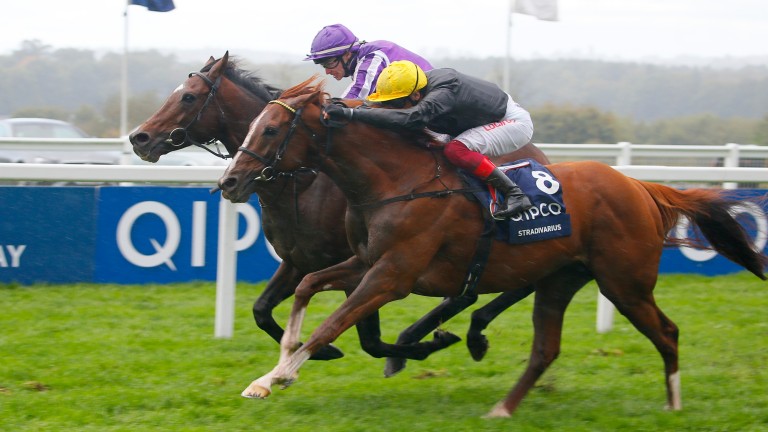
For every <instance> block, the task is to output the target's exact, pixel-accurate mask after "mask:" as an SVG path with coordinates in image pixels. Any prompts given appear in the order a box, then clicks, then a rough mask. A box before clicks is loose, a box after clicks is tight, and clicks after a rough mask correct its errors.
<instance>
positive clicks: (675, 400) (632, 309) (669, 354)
mask: <svg viewBox="0 0 768 432" xmlns="http://www.w3.org/2000/svg"><path fill="white" fill-rule="evenodd" d="M649 274H650V273H649ZM647 279H648V280H647V281H642V280H639V281H637V282H636V283H634V284H632V283H627V282H626V281H621V282H616V283H621V284H623V287H625V288H624V289H622V290H621V291H617V290H614V289H612V287H613V286H614V285H611V284H612V283H613V282H610V283H609V282H608V281H605V280H602V281H598V285H599V286H600V291H601V292H602V293H603V295H605V296H606V297H607V298H608V299H609V300H611V301H612V302H613V304H614V305H615V306H616V309H618V311H619V312H621V314H622V315H624V316H625V317H627V319H628V320H629V321H630V322H631V323H632V325H634V326H635V328H636V329H637V330H638V331H640V333H642V334H643V335H645V337H647V338H648V339H649V340H650V341H651V342H652V343H653V345H654V346H655V347H656V349H657V350H658V351H659V354H661V358H662V359H663V360H664V374H665V378H666V382H665V383H666V388H667V405H666V408H667V409H670V410H680V409H682V407H683V405H682V399H681V396H680V371H679V369H678V344H677V340H678V334H679V332H678V328H677V326H676V325H675V323H673V322H672V321H671V320H670V319H669V318H667V316H666V315H664V313H663V312H662V311H661V309H659V307H658V306H657V305H656V301H655V300H654V298H653V287H654V285H655V284H656V273H655V272H654V273H653V274H652V276H648V277H647ZM626 287H630V288H629V289H627V288H626Z"/></svg>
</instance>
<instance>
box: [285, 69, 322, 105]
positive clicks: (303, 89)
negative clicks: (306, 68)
mask: <svg viewBox="0 0 768 432" xmlns="http://www.w3.org/2000/svg"><path fill="white" fill-rule="evenodd" d="M319 79H320V75H319V74H314V75H312V76H311V77H309V78H308V79H306V80H304V82H301V83H298V84H296V85H295V86H293V87H291V88H289V89H286V90H285V91H283V94H282V95H280V98H281V99H287V98H292V97H296V96H304V95H306V94H310V93H316V92H325V81H318V80H319Z"/></svg>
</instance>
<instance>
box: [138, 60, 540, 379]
mask: <svg viewBox="0 0 768 432" xmlns="http://www.w3.org/2000/svg"><path fill="white" fill-rule="evenodd" d="M280 92H281V90H280V89H277V88H275V87H272V86H269V85H266V84H264V83H263V82H262V80H261V79H260V78H258V77H257V76H255V75H254V74H253V73H251V72H248V71H245V70H243V69H241V68H239V67H238V65H237V62H236V61H235V60H234V59H230V57H229V53H228V52H227V53H225V54H224V56H223V57H222V58H221V59H218V60H217V59H214V58H213V57H211V58H210V59H209V60H208V62H207V63H206V64H205V65H204V66H203V68H202V69H201V70H200V71H199V72H192V73H190V74H189V77H188V79H187V80H186V81H184V82H183V83H182V84H181V85H180V86H179V87H178V88H177V89H176V90H175V91H174V92H173V93H172V94H171V95H170V96H169V97H168V98H167V100H166V101H165V103H164V104H163V105H162V106H161V107H160V109H159V110H158V111H157V112H156V113H155V114H154V115H153V116H152V117H150V118H149V119H147V120H146V121H145V122H144V123H143V124H141V125H140V126H139V127H138V128H136V130H134V131H133V133H131V134H130V140H131V143H132V144H133V150H134V152H135V153H136V155H138V156H139V157H140V158H141V159H143V160H145V161H149V162H157V161H158V160H159V158H160V157H162V155H164V154H167V153H169V152H172V151H176V150H179V149H182V148H185V147H188V146H190V145H195V146H199V147H202V148H204V149H206V150H208V151H209V152H211V153H213V154H214V155H217V156H219V157H222V158H227V157H231V156H232V155H234V154H235V153H236V151H237V148H238V147H239V146H240V145H241V144H242V142H243V140H244V139H245V136H246V134H247V132H248V126H249V124H250V123H251V121H252V120H253V118H255V117H256V115H258V114H259V113H260V112H261V111H262V110H263V109H264V107H265V106H266V105H267V103H268V102H269V101H270V100H272V99H275V98H276V97H277V96H278V95H279V94H280ZM217 140H218V141H220V142H221V143H223V145H224V147H225V148H226V151H227V154H223V153H222V152H220V151H219V150H218V149H217V148H214V149H212V148H210V147H211V146H212V145H213V144H214V143H215V142H216V141H217ZM519 158H534V159H536V160H538V161H540V162H542V163H546V162H547V158H546V156H544V154H543V153H542V152H541V150H540V149H538V148H537V147H536V146H535V145H533V144H529V145H527V146H525V147H523V148H522V149H520V150H519V151H518V152H515V153H512V154H509V155H505V156H504V157H502V158H500V159H501V160H500V161H501V162H504V161H510V160H515V159H519ZM253 192H255V193H257V194H258V196H259V202H260V204H261V208H262V220H263V224H264V233H265V235H266V237H267V239H268V240H269V242H270V243H271V244H272V246H273V247H274V249H275V252H276V253H277V255H278V256H280V258H282V262H281V263H280V265H279V266H278V268H277V271H276V272H275V274H274V275H273V276H272V278H271V279H270V280H269V282H268V283H267V286H266V288H265V289H264V292H263V293H262V294H261V296H260V297H259V298H258V299H257V300H256V302H255V303H254V305H253V317H254V319H255V321H256V324H257V325H258V326H259V328H261V329H262V330H264V331H265V332H266V333H267V334H269V335H270V336H271V337H272V338H273V339H274V340H276V341H278V342H279V341H280V338H281V337H282V335H283V329H282V328H281V327H280V325H278V324H277V322H276V321H275V319H274V317H273V315H272V313H273V310H274V308H275V307H276V306H277V305H278V304H280V303H281V302H282V301H284V300H285V299H286V298H288V297H290V296H291V295H293V293H294V291H295V289H296V286H297V285H298V284H299V282H300V281H301V279H302V278H303V277H304V276H305V275H306V274H308V273H311V272H314V271H317V270H321V269H324V268H326V267H330V266H331V265H334V264H337V263H339V262H342V261H344V260H346V259H347V258H349V257H351V256H352V255H353V254H352V251H351V249H350V248H349V245H348V243H347V235H346V232H345V228H344V214H345V212H346V208H347V201H346V198H344V195H343V193H342V192H341V191H340V190H339V189H338V188H337V187H336V186H335V184H334V183H333V182H332V181H331V180H330V179H329V178H328V176H326V175H325V174H323V173H319V172H317V171H316V170H312V169H301V168H299V169H296V170H294V171H291V172H283V173H281V175H278V176H276V177H275V178H274V179H273V180H272V181H270V182H259V183H256V184H255V188H254V190H253ZM355 283H356V282H355ZM529 292H533V289H532V288H530V289H529ZM524 296H525V295H523V294H520V293H518V294H514V295H512V294H503V295H502V296H501V297H500V298H498V299H496V300H494V301H493V302H491V303H490V304H489V305H488V306H487V307H485V308H482V309H480V310H479V311H476V312H475V313H474V314H473V320H472V327H471V330H470V332H469V334H468V340H469V343H470V344H472V345H473V346H475V347H476V348H475V350H473V356H474V357H475V359H478V360H479V359H480V358H481V357H482V355H483V354H484V352H485V350H486V349H487V341H486V339H485V337H484V336H483V335H482V334H481V332H482V330H483V329H485V327H486V326H487V324H488V322H489V321H490V320H492V319H493V318H494V317H495V316H496V315H498V313H500V312H501V311H502V310H504V309H506V308H507V307H509V306H510V305H512V304H514V303H515V302H517V301H518V300H519V299H520V298H522V297H524ZM476 298H477V297H471V296H470V297H464V298H458V299H454V298H451V299H448V300H446V301H445V302H443V303H441V304H440V305H439V306H438V308H437V309H435V310H433V311H432V312H430V313H429V314H428V315H426V316H425V317H424V318H422V319H421V320H420V321H419V322H417V323H416V324H414V325H413V326H412V327H410V328H409V329H406V330H405V331H404V332H403V333H402V334H401V335H400V337H399V338H398V344H404V346H399V345H398V346H392V345H388V344H384V343H382V342H381V337H380V331H379V327H378V318H377V317H376V316H373V317H372V318H371V319H370V320H368V321H366V322H364V323H361V325H360V326H358V330H359V333H360V342H361V345H362V347H363V349H364V350H365V351H366V352H368V353H369V354H370V355H372V356H374V357H385V356H389V357H393V356H394V357H399V359H394V358H390V359H388V361H387V365H386V368H385V375H386V376H391V375H392V374H394V373H396V372H398V371H399V370H401V369H402V368H403V367H404V366H405V360H404V358H414V359H423V358H426V356H428V355H429V354H430V353H431V352H433V351H436V350H438V349H441V348H444V347H446V346H448V345H450V344H452V343H454V342H456V341H458V340H459V338H458V337H456V336H454V335H451V334H450V333H448V332H443V331H440V332H438V333H436V338H435V339H434V340H433V341H432V342H430V343H424V344H414V343H415V342H418V341H419V340H421V339H422V338H423V337H424V336H426V335H428V334H429V333H430V332H431V331H432V330H433V329H435V328H436V327H437V326H438V325H439V324H440V323H441V322H443V321H445V320H447V319H449V318H450V317H451V316H453V315H455V314H457V313H459V312H460V311H461V310H463V309H465V308H466V307H468V306H469V305H471V304H472V303H473V302H474V301H475V300H476ZM341 355H342V354H341V352H340V351H338V350H336V349H335V348H333V347H328V348H327V349H324V350H323V351H321V352H320V353H316V355H314V356H313V358H315V359H332V358H338V357H340V356H341Z"/></svg>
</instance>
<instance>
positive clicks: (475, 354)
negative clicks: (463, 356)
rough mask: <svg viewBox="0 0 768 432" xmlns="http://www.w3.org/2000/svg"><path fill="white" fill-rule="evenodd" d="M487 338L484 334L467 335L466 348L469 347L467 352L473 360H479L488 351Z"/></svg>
mask: <svg viewBox="0 0 768 432" xmlns="http://www.w3.org/2000/svg"><path fill="white" fill-rule="evenodd" d="M488 345H489V344H488V338H487V337H485V335H484V334H482V333H480V334H477V335H471V334H468V335H467V348H469V354H470V355H471V356H472V359H473V360H475V361H480V360H482V359H483V357H485V354H486V353H487V352H488Z"/></svg>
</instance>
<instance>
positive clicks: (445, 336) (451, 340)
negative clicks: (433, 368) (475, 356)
mask: <svg viewBox="0 0 768 432" xmlns="http://www.w3.org/2000/svg"><path fill="white" fill-rule="evenodd" d="M432 336H433V338H434V339H433V340H434V341H435V343H437V346H438V347H439V349H443V348H447V347H449V346H451V345H453V344H455V343H456V342H459V341H461V338H460V337H458V336H456V335H455V334H453V333H451V332H448V331H445V330H435V333H434V334H433V335H432Z"/></svg>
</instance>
